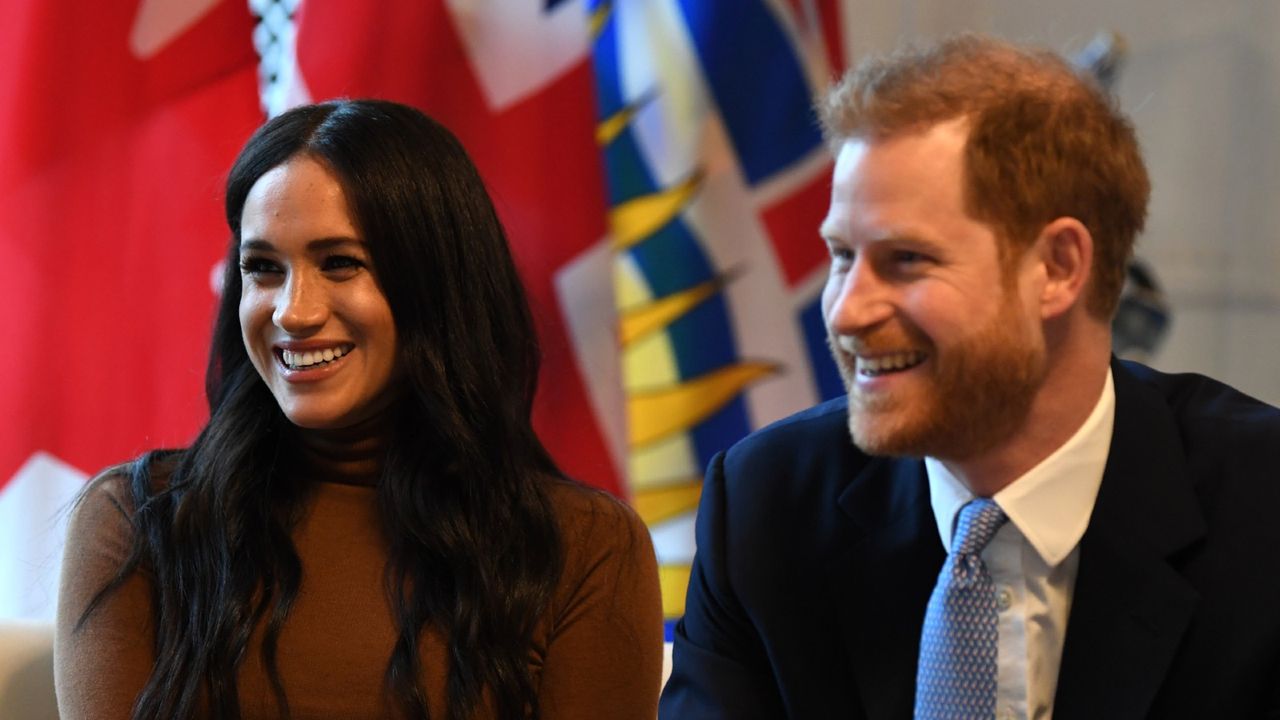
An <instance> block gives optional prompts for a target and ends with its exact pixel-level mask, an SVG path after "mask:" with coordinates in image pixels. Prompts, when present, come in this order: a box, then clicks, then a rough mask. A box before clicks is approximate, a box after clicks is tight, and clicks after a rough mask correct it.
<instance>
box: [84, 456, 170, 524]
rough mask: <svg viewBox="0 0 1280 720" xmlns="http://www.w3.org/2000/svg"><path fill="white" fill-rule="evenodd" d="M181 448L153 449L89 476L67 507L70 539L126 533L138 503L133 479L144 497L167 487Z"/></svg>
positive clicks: (136, 489) (136, 488)
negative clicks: (69, 509) (140, 484)
mask: <svg viewBox="0 0 1280 720" xmlns="http://www.w3.org/2000/svg"><path fill="white" fill-rule="evenodd" d="M180 456H181V451H156V452H151V453H148V454H146V455H144V456H142V457H140V458H138V459H136V460H132V461H129V462H124V463H120V464H118V465H112V466H110V467H107V468H105V469H103V470H102V471H100V472H99V473H98V474H97V475H95V476H93V478H92V479H90V480H89V482H88V483H86V484H85V487H84V489H83V490H82V491H80V495H79V496H78V497H77V498H76V500H75V503H74V504H73V505H72V507H71V516H70V519H69V520H70V523H69V528H68V534H69V536H70V537H71V538H86V537H88V538H95V539H97V540H99V541H101V540H102V539H103V538H104V536H110V535H123V534H128V533H129V532H130V531H131V528H132V519H133V515H134V511H135V509H136V507H137V504H138V500H139V497H138V489H139V488H138V487H137V482H136V480H137V479H142V480H143V481H144V482H143V485H142V488H143V492H145V495H144V498H146V497H150V496H151V495H154V494H155V493H156V492H159V491H160V490H162V489H163V488H165V487H168V484H169V478H170V476H171V475H172V474H173V470H174V468H175V467H176V466H177V463H178V460H179V459H180Z"/></svg>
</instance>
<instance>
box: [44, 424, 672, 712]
mask: <svg viewBox="0 0 1280 720" xmlns="http://www.w3.org/2000/svg"><path fill="white" fill-rule="evenodd" d="M353 447H355V448H357V449H356V450H355V451H353V450H352V448H353ZM376 452H377V448H376V446H369V445H352V444H350V443H346V442H339V443H337V444H324V443H321V444H315V445H314V446H313V447H310V448H309V452H308V453H307V455H309V457H308V460H309V461H310V462H304V463H303V464H302V465H303V467H307V468H308V469H315V468H316V467H324V468H325V469H326V470H327V472H326V473H325V475H324V476H325V477H328V478H331V479H334V480H338V482H320V483H317V488H316V492H315V493H314V497H313V498H312V500H311V501H310V503H309V506H308V508H307V510H306V513H305V515H304V517H303V519H302V520H301V522H300V523H299V525H298V527H297V529H296V530H295V532H294V534H293V541H294V544H295V545H296V546H297V551H298V555H299V558H300V559H301V561H302V568H303V584H302V588H301V591H300V593H299V595H298V598H297V600H296V602H295V604H294V606H293V609H292V611H291V612H290V615H289V618H288V620H287V621H286V622H285V625H284V629H283V631H282V633H281V636H280V641H279V656H278V664H279V669H280V677H281V680H282V682H283V684H284V688H285V691H286V693H287V696H288V700H289V708H290V711H291V714H292V717H293V718H295V720H307V719H309V718H343V719H344V720H345V719H348V718H350V719H357V718H370V719H372V718H388V717H395V716H397V712H396V711H395V710H394V709H393V706H392V705H391V704H390V703H389V702H388V700H387V697H386V693H385V691H384V689H383V674H384V672H385V670H386V666H387V660H388V658H389V657H390V654H391V648H392V646H393V643H394V622H393V619H392V615H391V611H390V608H389V607H388V605H387V601H386V598H385V597H384V594H383V584H382V583H383V578H382V574H383V568H384V566H385V564H386V559H387V556H386V544H385V542H384V541H383V540H382V538H381V536H380V532H379V523H378V521H377V517H376V511H375V505H374V492H375V491H374V489H373V487H372V486H371V485H370V484H369V479H370V477H372V475H373V473H374V472H375V471H376V467H377V462H376V461H370V459H369V457H370V455H371V454H376ZM308 466H310V467H308ZM550 495H551V501H552V503H553V506H554V507H555V508H556V510H557V513H558V515H559V518H560V526H561V530H562V535H563V540H564V545H565V553H566V557H565V567H564V572H563V575H562V578H561V580H560V585H559V587H558V589H557V591H556V593H555V596H554V598H553V600H552V603H551V607H550V608H549V609H548V610H547V612H546V614H545V615H544V617H543V619H542V621H540V623H539V624H538V627H537V629H536V631H535V634H534V642H533V646H532V647H531V648H530V651H529V667H530V668H531V669H532V670H533V672H534V676H535V679H536V682H537V683H538V689H539V699H540V703H541V707H542V710H543V717H545V718H552V719H554V718H582V719H583V720H587V719H591V720H596V719H598V718H617V719H626V718H636V719H640V718H643V719H644V720H652V718H653V717H655V716H656V714H657V698H658V691H659V683H660V674H661V667H662V611H661V600H660V596H659V590H658V578H657V569H656V563H655V560H654V554H653V547H652V544H651V542H650V540H649V534H648V531H647V530H646V528H645V527H644V525H643V524H642V523H641V522H640V520H639V518H637V517H636V515H635V513H634V512H632V511H631V510H630V509H629V508H627V507H626V506H625V505H622V504H621V503H619V502H617V501H616V500H614V499H612V498H611V497H609V496H607V495H605V494H603V493H600V492H598V491H594V490H590V489H587V488H584V487H581V486H578V485H575V484H571V483H567V482H551V483H550ZM130 505H131V504H130V503H129V502H128V500H127V488H126V485H125V481H124V478H123V477H121V476H120V475H108V476H107V477H105V478H104V479H103V480H102V481H101V482H99V483H98V484H97V485H95V486H94V487H93V489H92V490H91V491H90V492H89V493H88V495H87V496H86V497H85V499H84V500H83V502H82V503H81V504H80V505H79V506H78V507H77V509H76V510H75V512H74V514H73V516H72V518H71V524H70V530H69V535H68V538H67V551H66V557H65V559H64V561H63V571H62V572H63V574H62V587H61V591H60V592H61V595H60V597H59V607H58V619H57V639H56V648H55V663H54V665H55V676H56V684H57V692H58V706H59V710H60V712H61V716H62V718H63V720H78V719H80V718H95V719H103V720H105V719H112V718H127V717H129V713H130V708H131V707H132V705H133V702H134V699H135V698H136V697H137V694H138V692H139V691H140V690H141V688H142V687H143V685H144V683H145V682H146V679H147V677H148V676H149V674H150V672H151V666H152V663H153V662H154V658H155V655H154V650H153V647H152V645H153V640H154V630H153V626H152V609H151V600H150V593H151V587H150V584H151V582H152V579H151V577H150V575H149V574H148V573H146V572H145V571H142V572H138V573H135V574H134V576H132V577H131V578H129V579H128V580H127V581H126V583H125V584H124V585H123V586H122V587H121V588H120V589H119V590H118V591H117V592H115V593H114V594H112V595H110V596H108V597H107V599H106V601H105V602H104V603H103V604H102V605H101V606H100V607H99V608H98V610H97V611H96V612H95V613H94V614H93V615H91V616H90V617H89V620H88V622H87V623H86V624H85V626H84V627H83V628H81V630H80V631H79V632H73V630H72V629H73V628H74V626H75V623H76V621H77V619H78V618H79V616H80V614H81V612H82V611H83V610H84V608H85V606H86V605H87V604H88V602H89V600H90V598H92V597H93V594H94V593H95V592H97V591H98V589H100V588H101V587H103V585H104V584H105V583H106V582H107V581H108V580H109V579H110V578H111V576H112V574H113V573H114V572H115V571H116V569H117V568H119V567H120V563H121V561H122V560H123V558H124V557H125V555H126V553H127V549H128V543H129V520H128V513H129V510H130ZM495 532H501V529H500V528H495ZM261 637H262V627H259V628H257V630H256V632H255V633H254V636H253V638H252V639H251V641H250V646H249V647H250V650H249V652H247V653H246V656H245V659H244V662H243V664H242V665H241V668H240V672H239V688H240V698H241V705H242V709H243V715H242V716H243V717H244V718H246V720H248V719H251V718H274V717H278V716H279V711H278V709H277V707H276V703H275V699H274V695H273V694H272V692H271V688H270V685H269V682H268V679H267V675H266V672H265V670H264V667H263V665H262V662H261V657H260V653H259V652H258V648H259V647H260V646H261ZM421 653H422V658H423V667H424V673H423V683H424V686H425V688H426V691H427V695H428V702H429V705H430V710H431V715H432V717H435V718H439V717H443V714H444V708H443V702H442V701H443V694H444V677H445V676H444V673H445V665H446V660H445V658H446V651H445V643H444V639H443V637H441V636H440V635H439V634H438V633H436V632H433V631H429V632H427V633H426V637H424V639H423V643H422V646H421ZM485 717H488V715H485Z"/></svg>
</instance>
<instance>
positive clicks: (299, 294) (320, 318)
mask: <svg viewBox="0 0 1280 720" xmlns="http://www.w3.org/2000/svg"><path fill="white" fill-rule="evenodd" d="M328 317H329V301H328V293H327V292H325V289H324V283H323V282H320V281H319V280H318V279H316V278H309V277H307V276H306V274H305V273H290V274H289V277H288V279H287V280H286V282H285V286H284V287H283V288H282V292H281V294H280V296H279V300H278V301H277V303H276V308H275V312H274V313H272V315H271V321H272V322H273V323H275V325H276V327H278V328H280V329H281V330H284V331H285V332H287V333H289V334H290V335H307V334H309V333H312V332H315V331H316V330H319V329H320V328H321V327H323V326H324V323H325V321H326V320H327V319H328Z"/></svg>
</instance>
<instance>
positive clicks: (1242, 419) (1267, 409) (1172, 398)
mask: <svg viewBox="0 0 1280 720" xmlns="http://www.w3.org/2000/svg"><path fill="white" fill-rule="evenodd" d="M1120 365H1121V366H1122V367H1123V369H1124V370H1125V371H1127V372H1128V373H1129V374H1130V375H1132V376H1133V378H1134V379H1136V380H1137V381H1138V382H1139V383H1141V384H1142V385H1143V386H1144V387H1146V388H1147V389H1149V390H1150V391H1154V392H1155V394H1156V395H1158V396H1159V397H1160V398H1161V400H1162V401H1163V403H1164V405H1165V406H1166V407H1167V408H1168V411H1169V413H1170V415H1171V416H1172V418H1173V421H1174V423H1175V425H1176V426H1177V428H1178V431H1179V433H1180V434H1181V436H1182V439H1183V441H1184V443H1189V444H1196V445H1200V444H1203V442H1204V441H1205V440H1212V441H1213V442H1214V446H1213V447H1217V448H1219V449H1222V450H1245V449H1252V451H1254V452H1260V453H1261V452H1272V453H1276V452H1280V408H1276V407H1275V406H1273V405H1270V404H1268V403H1265V402H1263V401H1261V400H1258V399H1257V398H1254V397H1251V396H1250V395H1248V394H1246V393H1244V392H1241V391H1240V390H1237V389H1236V388H1234V387H1232V386H1230V385H1228V384H1226V383H1224V382H1222V381H1220V380H1215V379H1213V378H1211V377H1208V376H1206V375H1201V374H1198V373H1166V372H1162V371H1159V370H1156V369H1154V368H1150V367H1147V366H1146V365H1142V364H1140V363H1135V362H1129V361H1122V362H1121V363H1120ZM1259 443H1264V446H1258V444H1259ZM1206 449H1210V448H1206Z"/></svg>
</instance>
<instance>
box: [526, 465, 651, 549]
mask: <svg viewBox="0 0 1280 720" xmlns="http://www.w3.org/2000/svg"><path fill="white" fill-rule="evenodd" d="M549 487H550V490H549V492H548V497H549V499H550V501H551V505H552V508H553V509H554V512H555V515H556V518H557V520H558V521H559V525H560V532H561V538H562V541H563V543H564V546H565V555H566V560H567V565H573V564H577V563H583V564H585V565H587V566H591V565H594V564H596V563H598V562H601V561H605V560H607V559H609V558H618V557H632V558H637V557H638V558H647V557H651V556H652V555H653V543H652V541H651V540H650V538H649V529H648V528H647V527H645V524H644V521H642V520H641V519H640V516H639V515H637V514H636V511H635V510H634V509H632V507H631V506H630V505H628V504H627V503H625V502H623V501H622V500H620V499H618V498H617V497H615V496H614V495H612V494H610V493H608V492H606V491H604V490H600V489H598V488H593V487H590V486H587V485H584V484H582V483H580V482H577V481H574V480H569V479H563V478H557V479H554V480H552V481H550V484H549Z"/></svg>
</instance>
